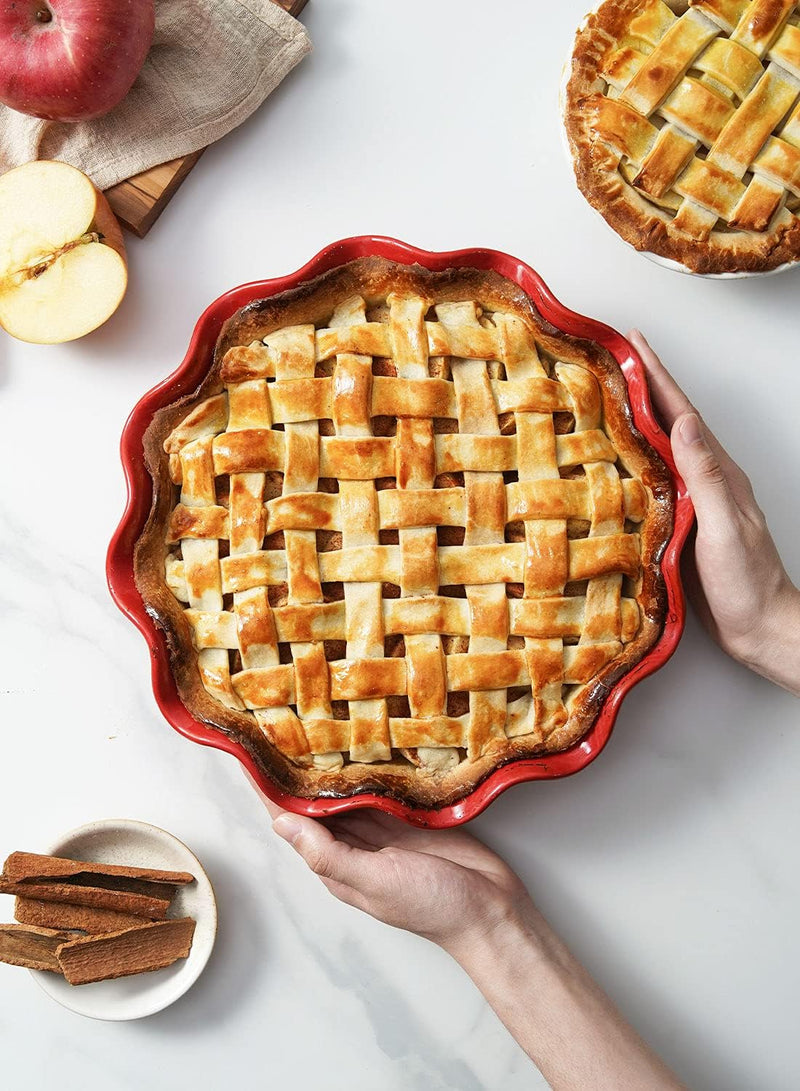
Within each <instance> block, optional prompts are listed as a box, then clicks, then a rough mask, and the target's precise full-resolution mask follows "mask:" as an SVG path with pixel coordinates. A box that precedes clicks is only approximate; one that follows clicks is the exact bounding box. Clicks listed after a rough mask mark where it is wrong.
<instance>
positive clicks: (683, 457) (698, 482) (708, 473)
mask: <svg viewBox="0 0 800 1091" xmlns="http://www.w3.org/2000/svg"><path fill="white" fill-rule="evenodd" d="M670 442H671V444H672V454H673V457H674V459H675V465H676V466H677V468H678V473H680V475H681V477H682V478H683V480H684V481H685V482H686V487H687V488H688V490H689V495H690V496H691V498H692V503H693V504H694V508H695V512H696V513H697V525H698V527H699V528H700V530H701V531H703V532H705V533H710V534H713V535H714V536H715V537H718V538H724V537H727V536H728V535H729V534H730V533H731V532H732V531H733V530H734V528H735V526H736V521H737V518H738V515H739V509H738V506H737V504H736V500H735V499H734V496H733V494H732V492H731V489H730V485H729V484H728V479H727V476H726V473H725V469H724V467H723V465H722V464H721V461H720V458H719V456H718V453H717V451H716V450H715V449H714V447H712V445H711V444H710V443H709V439H708V436H707V435H706V432H705V429H704V427H703V423H702V421H701V420H700V418H699V417H698V416H697V414H696V413H684V414H683V415H681V416H679V417H678V419H677V420H676V421H675V425H674V427H673V429H672V434H671V436H670Z"/></svg>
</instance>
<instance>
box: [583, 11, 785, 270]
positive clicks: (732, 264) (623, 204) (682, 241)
mask: <svg viewBox="0 0 800 1091" xmlns="http://www.w3.org/2000/svg"><path fill="white" fill-rule="evenodd" d="M568 76H569V82H568V84H567V87H566V95H565V102H564V120H565V127H566V132H567V137H568V139H569V144H570V147H571V150H572V154H573V158H574V164H575V174H576V177H577V181H578V185H579V186H580V188H581V190H582V191H583V193H584V195H585V196H586V198H587V199H588V200H589V201H590V202H591V204H592V205H594V207H595V208H596V209H597V210H598V211H599V212H600V213H601V214H602V215H603V216H604V217H605V219H606V220H607V221H608V223H609V224H610V225H611V226H612V227H613V228H614V229H615V231H617V232H618V234H620V235H621V236H622V238H623V239H625V240H626V241H627V242H629V243H631V244H632V245H633V246H635V247H636V248H637V249H638V250H647V251H650V252H652V253H654V254H656V255H659V256H660V257H661V258H665V259H668V260H671V261H674V262H676V263H677V264H678V265H679V266H681V267H683V268H688V269H690V270H692V271H694V272H698V273H706V274H708V273H711V274H719V273H747V272H750V273H752V272H766V271H768V270H772V269H776V268H778V267H779V266H782V265H786V264H790V263H794V262H797V261H800V5H799V4H797V3H794V0H606V2H605V3H602V4H600V6H599V8H598V9H597V11H596V12H595V13H593V14H592V15H590V16H588V17H587V19H586V21H585V22H584V25H583V26H582V27H581V29H580V30H579V32H578V35H577V38H576V40H575V48H574V52H573V55H572V62H571V69H570V71H569V73H568Z"/></svg>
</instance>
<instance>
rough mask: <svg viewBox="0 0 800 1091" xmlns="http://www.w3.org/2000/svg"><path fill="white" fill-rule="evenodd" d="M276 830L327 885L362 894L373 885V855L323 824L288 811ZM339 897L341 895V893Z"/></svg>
mask: <svg viewBox="0 0 800 1091" xmlns="http://www.w3.org/2000/svg"><path fill="white" fill-rule="evenodd" d="M272 828H273V830H274V831H275V833H277V835H278V836H279V837H282V838H283V840H284V841H288V842H289V844H290V845H291V846H292V848H293V849H294V850H295V852H297V853H298V854H299V855H300V856H302V857H303V859H304V860H305V862H306V863H307V864H308V866H309V867H310V868H311V870H312V871H313V872H314V873H315V875H319V877H320V878H321V879H322V880H324V881H327V882H326V885H330V886H332V885H333V884H336V885H341V884H343V885H344V886H348V887H351V886H352V887H357V888H359V889H361V890H363V889H364V888H365V886H367V885H369V883H370V879H369V867H368V865H369V862H370V857H371V856H372V853H371V852H368V851H365V850H364V849H360V848H356V847H354V846H353V845H349V844H347V843H345V842H344V841H337V839H336V837H335V836H334V835H333V833H332V832H331V831H330V830H329V829H328V828H327V827H326V826H324V825H323V824H322V823H321V822H316V821H315V820H314V819H313V818H305V817H303V816H301V815H296V814H289V813H288V811H287V812H284V813H283V814H280V815H278V817H277V818H276V819H275V821H274V822H273V823H272ZM334 892H335V893H337V892H336V891H334ZM337 897H341V894H339V893H337Z"/></svg>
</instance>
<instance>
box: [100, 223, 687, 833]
mask: <svg viewBox="0 0 800 1091" xmlns="http://www.w3.org/2000/svg"><path fill="white" fill-rule="evenodd" d="M365 256H378V257H383V258H386V259H388V260H390V261H397V262H401V263H403V264H413V263H418V264H420V265H422V266H424V267H425V268H428V269H431V270H444V269H447V268H457V267H467V268H469V267H472V268H478V269H483V270H492V271H494V272H496V273H498V274H499V275H501V276H504V277H506V278H508V279H509V280H511V281H513V282H515V283H516V284H517V285H519V286H520V287H521V288H522V290H523V291H524V292H526V293H527V294H528V295H529V296H530V297H531V298H532V300H533V302H534V304H535V306H536V307H537V309H538V310H539V312H540V313H541V314H542V316H543V318H545V319H546V320H547V321H549V322H551V323H552V324H553V325H555V326H556V327H557V328H558V329H560V330H563V331H565V332H567V333H572V334H574V335H576V336H579V337H582V338H588V339H590V340H592V341H595V342H597V343H598V344H600V345H601V346H603V347H604V348H606V349H607V350H608V351H609V352H610V353H611V355H612V356H613V357H614V358H615V360H616V361H617V363H618V364H619V366H620V368H621V370H622V373H623V376H624V378H625V381H626V384H627V387H628V393H629V396H630V402H631V410H632V414H633V419H634V423H635V425H636V427H637V428H638V429H639V431H640V432H641V433H642V435H643V436H644V437H645V439H646V440H647V441H648V442H649V443H650V444H651V445H652V446H653V448H654V449H655V450H656V451H657V453H658V454H659V455H660V456H661V458H662V459H663V460H664V462H665V463H666V464H667V467H668V469H669V471H670V473H671V475H672V477H673V479H674V481H675V488H676V500H675V511H674V529H673V533H672V537H671V539H670V540H669V542H668V544H667V546H666V549H665V551H664V556H663V558H662V561H661V567H662V573H663V578H664V582H665V586H666V591H667V611H666V616H665V622H664V629H663V632H662V634H661V636H660V637H659V638H658V640H657V641H656V643H655V644H654V646H653V647H652V649H651V650H650V651H649V652H648V653H646V655H645V656H644V657H643V658H642V659H641V660H640V661H639V663H637V664H636V665H635V666H634V667H632V668H631V670H629V671H628V672H627V673H626V674H625V675H623V677H622V678H621V679H620V680H619V681H618V682H617V683H616V684H615V685H614V686H613V687H612V688H611V689H610V691H609V695H608V697H607V698H606V700H605V702H604V704H603V707H602V710H601V712H600V714H599V715H598V717H597V720H596V721H595V723H594V725H593V726H592V728H591V729H590V730H589V732H588V733H587V734H586V735H585V736H584V737H583V738H582V739H580V740H579V741H578V742H577V743H576V744H574V745H573V746H572V747H570V748H569V749H567V750H564V751H561V752H558V753H553V754H542V755H539V756H536V757H532V758H524V759H518V760H515V761H512V762H510V763H508V764H505V765H501V766H499V767H498V768H496V769H494V770H493V771H492V772H491V773H489V775H488V776H487V777H486V778H485V779H484V780H482V781H481V783H479V784H478V785H477V787H475V788H474V789H473V790H472V791H471V792H470V793H469V794H468V795H466V796H465V797H464V798H463V799H460V800H459V801H458V802H456V803H454V804H450V805H447V806H444V807H440V808H422V807H413V806H410V805H408V804H405V803H402V802H400V801H398V800H395V799H391V798H385V797H383V796H380V795H376V794H373V793H361V794H356V795H351V796H348V797H344V798H324V797H318V798H315V799H302V798H300V797H299V796H294V795H289V794H286V793H285V792H284V791H282V790H281V789H279V788H278V787H277V785H275V784H274V783H273V782H272V781H271V780H270V778H269V776H268V774H267V772H266V771H265V770H264V769H263V768H262V767H261V766H259V765H258V764H257V763H256V761H255V759H254V758H253V757H252V756H251V754H250V753H249V752H248V751H247V750H246V749H245V747H244V746H243V745H242V744H241V743H239V742H238V741H236V740H235V739H232V738H229V737H227V736H226V735H224V734H222V733H221V732H220V731H218V730H216V729H214V728H212V727H210V726H207V725H205V724H203V723H201V722H199V721H198V720H197V719H195V718H194V716H193V715H192V714H191V713H190V712H189V711H188V709H187V708H186V707H185V706H184V705H183V703H182V702H181V700H180V697H179V696H178V692H177V687H176V683H175V679H174V676H173V673H172V670H171V667H170V662H169V654H168V650H167V646H166V641H165V637H164V634H163V633H162V631H161V630H160V629H159V628H158V627H157V625H156V624H155V621H154V619H153V617H151V615H150V614H149V613H148V609H147V607H146V606H145V604H144V602H143V600H142V599H141V597H140V595H139V592H138V590H137V588H136V585H135V582H134V571H133V551H134V547H135V544H136V541H137V539H138V537H139V534H140V533H141V531H142V529H143V527H144V524H145V522H146V520H147V516H148V513H149V510H150V503H151V498H152V481H151V479H150V475H149V473H148V471H147V469H146V466H145V463H144V459H143V456H142V437H143V434H144V432H145V430H146V428H147V426H148V425H149V423H150V420H151V419H152V416H153V413H154V412H155V411H156V410H157V409H159V408H161V407H163V406H166V405H168V404H170V403H172V402H174V401H176V400H177V399H178V398H180V397H181V396H182V395H184V394H187V393H191V392H192V391H193V390H194V389H195V388H196V386H197V383H198V380H199V378H200V377H201V376H202V374H203V373H204V370H205V369H207V366H208V363H207V362H208V358H209V356H210V354H211V353H212V352H213V348H214V345H215V342H216V339H217V334H218V333H219V330H220V329H221V327H222V325H223V322H224V321H225V320H226V319H227V318H229V317H230V316H231V315H232V314H233V313H234V312H235V311H236V310H237V309H238V308H239V307H242V306H244V305H246V304H247V303H249V302H251V301H253V300H255V299H263V298H265V297H268V296H272V295H275V294H277V293H279V292H282V291H285V290H286V289H288V288H292V287H296V286H297V285H299V284H301V283H303V282H306V281H308V280H311V279H313V278H314V277H316V276H319V275H320V274H321V273H323V272H326V271H328V270H330V269H333V268H334V267H336V266H339V265H343V264H345V263H347V262H349V261H352V260H354V259H355V258H358V257H365ZM120 451H121V458H122V463H123V469H124V472H125V478H126V484H127V489H128V499H127V504H126V509H125V512H124V514H123V516H122V519H121V521H120V524H119V526H118V528H117V530H116V532H115V534H114V536H113V538H112V541H111V544H110V546H109V551H108V558H107V566H106V571H107V578H108V584H109V589H110V592H111V595H112V597H113V598H114V600H115V602H116V603H117V605H118V606H119V608H120V609H121V610H122V612H123V613H124V614H126V616H128V617H129V618H130V620H131V621H132V622H133V623H134V624H135V625H136V626H137V628H138V629H139V630H140V631H141V632H142V634H143V636H144V637H145V639H146V640H147V642H148V645H149V648H150V653H151V666H152V684H153V692H154V696H155V698H156V702H157V704H158V705H159V708H160V710H161V712H162V714H163V715H164V717H165V719H166V720H167V721H168V722H169V723H170V724H171V726H172V727H174V728H175V729H176V730H177V731H179V732H180V733H181V734H183V735H185V736H186V737H188V738H190V739H192V740H193V741H196V742H199V743H201V744H203V745H210V746H214V747H216V748H217V749H221V750H223V751H226V752H228V753H232V754H233V755H234V756H235V757H237V758H238V759H239V760H240V762H242V764H243V765H244V767H245V769H246V771H247V772H248V773H249V774H250V776H251V778H254V779H255V781H256V783H257V785H258V786H259V788H260V789H261V790H262V791H263V792H264V793H265V794H266V795H267V796H268V797H269V798H271V799H273V801H274V802H275V803H277V804H279V805H280V806H283V807H286V808H288V809H290V810H293V811H296V812H297V813H302V814H307V815H311V816H314V817H320V816H324V815H332V814H337V813H342V812H344V811H348V810H352V809H354V808H359V807H375V808H377V809H380V810H383V811H385V812H387V813H390V814H393V815H395V816H397V817H400V818H404V819H405V820H406V821H409V822H412V823H414V824H417V825H423V826H429V827H445V826H452V825H458V824H460V823H462V822H465V821H468V820H469V819H471V818H473V817H475V816H476V815H477V814H479V813H480V812H481V811H482V810H484V809H485V807H486V806H488V804H489V803H490V802H491V801H492V800H493V799H495V798H496V797H497V796H498V795H499V794H500V793H501V792H503V791H504V790H505V789H506V788H508V787H510V786H511V785H512V784H516V783H519V782H520V781H523V780H532V779H550V778H554V777H561V776H566V775H570V774H572V773H574V772H577V771H578V770H579V769H582V768H584V767H585V766H586V765H587V764H589V762H591V761H592V760H594V758H595V757H596V756H597V754H599V753H600V751H601V750H602V749H603V747H604V746H605V745H606V743H607V741H608V738H609V736H610V734H611V730H612V727H613V723H614V720H615V718H616V714H617V711H618V708H619V704H620V702H621V700H622V698H623V696H624V695H625V693H626V692H627V691H628V690H629V689H630V688H631V686H632V685H634V684H635V682H636V681H638V680H639V679H640V678H642V677H645V676H646V675H647V674H650V673H652V672H653V671H654V670H656V669H657V668H658V667H659V666H661V665H663V663H664V662H666V660H667V659H668V658H669V656H670V655H671V654H672V652H673V651H674V649H675V647H676V645H677V642H678V640H679V638H680V634H681V632H682V629H683V622H684V614H685V609H684V602H683V595H682V590H681V585H680V576H679V571H678V558H679V556H680V552H681V549H682V546H683V543H684V541H685V539H686V536H687V534H688V531H689V528H690V526H691V524H692V522H693V510H692V507H691V502H690V500H689V498H688V495H687V493H686V489H685V487H684V485H683V482H682V481H681V480H680V478H679V477H678V475H677V474H676V471H675V467H674V463H673V461H672V458H671V454H670V450H669V441H668V439H667V437H666V436H665V435H664V433H663V432H662V431H661V429H660V428H659V426H658V424H657V423H656V421H655V419H654V417H653V415H652V409H651V407H650V403H649V397H648V395H647V387H646V382H645V379H644V371H643V368H642V365H641V362H640V361H639V359H638V357H637V356H636V354H635V352H634V350H633V349H632V347H631V346H630V345H629V344H628V343H627V342H626V341H625V340H624V338H622V337H621V335H620V334H618V333H616V332H615V331H614V330H612V329H610V328H609V327H608V326H605V325H603V324H602V323H599V322H596V321H594V320H592V319H588V318H585V317H584V316H581V315H578V314H576V313H575V312H573V311H570V310H569V309H568V308H566V307H564V306H563V305H562V304H560V303H559V302H558V301H557V300H556V299H555V297H554V296H553V295H552V293H551V292H550V291H549V289H548V288H547V287H546V285H545V284H544V282H543V281H542V279H541V277H540V276H539V275H538V274H537V273H536V272H535V271H534V270H533V269H532V268H531V267H530V266H528V265H527V264H526V263H524V262H522V261H520V260H519V259H517V258H514V257H511V256H510V255H508V254H504V253H501V252H499V251H496V250H489V249H482V248H475V249H464V250H457V251H447V252H442V253H435V252H430V251H425V250H421V249H418V248H416V247H413V246H410V245H408V244H406V243H403V242H400V241H398V240H395V239H389V238H384V237H380V236H371V235H366V236H358V237H355V238H351V239H345V240H340V241H338V242H335V243H332V244H331V245H329V246H327V247H325V248H324V249H323V250H322V251H320V253H318V254H317V255H316V256H315V257H313V258H312V259H311V260H310V261H309V262H307V263H306V264H305V265H304V266H302V268H300V269H299V270H297V272H295V273H291V274H288V275H286V276H282V277H277V278H271V279H269V280H262V281H255V282H251V283H248V284H244V285H240V286H239V287H237V288H233V289H231V290H230V291H228V292H226V293H225V294H224V295H222V296H220V297H219V298H218V299H217V300H215V301H214V302H213V303H212V304H210V306H209V307H207V308H206V310H205V311H204V312H203V314H202V315H201V317H200V319H199V320H198V322H197V325H196V326H195V329H194V332H193V335H192V338H191V341H190V344H189V348H188V351H187V354H186V356H185V357H184V359H183V361H182V363H181V364H180V365H179V366H178V368H177V369H176V370H175V371H174V372H173V373H172V374H171V375H169V376H167V377H166V378H165V379H164V380H162V382H160V383H158V384H157V385H156V386H155V387H153V388H152V389H151V390H150V391H149V392H147V393H146V394H145V395H144V396H143V397H142V398H141V399H140V400H139V402H137V404H136V405H135V406H134V408H133V410H132V412H131V414H130V416H129V418H128V420H127V422H126V424H125V427H124V429H123V433H122V437H121V444H120Z"/></svg>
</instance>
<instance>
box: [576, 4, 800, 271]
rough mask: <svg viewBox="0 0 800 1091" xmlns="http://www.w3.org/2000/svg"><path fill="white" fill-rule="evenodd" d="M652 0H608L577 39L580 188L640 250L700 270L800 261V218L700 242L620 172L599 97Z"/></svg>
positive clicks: (752, 267)
mask: <svg viewBox="0 0 800 1091" xmlns="http://www.w3.org/2000/svg"><path fill="white" fill-rule="evenodd" d="M643 6H644V0H606V2H605V3H603V4H601V5H600V7H599V8H598V10H597V11H596V12H594V13H593V14H591V15H589V16H587V18H586V20H585V22H584V24H583V25H582V26H581V28H580V29H579V30H578V32H577V34H576V36H575V44H574V47H573V51H572V59H571V62H570V63H571V70H570V76H569V80H568V82H567V85H566V90H565V96H564V104H563V107H564V128H565V131H566V135H567V140H568V142H569V146H570V150H571V152H572V161H573V167H574V170H575V179H576V181H577V183H578V187H579V189H580V190H581V192H582V193H583V195H584V197H585V198H586V199H587V201H588V202H589V204H591V205H592V206H593V207H594V208H595V209H597V211H598V212H599V213H600V215H601V216H602V217H603V219H604V220H605V221H606V222H607V223H608V224H609V226H610V227H612V228H613V229H614V231H616V233H617V234H618V235H620V236H621V237H622V238H623V239H624V240H625V242H627V243H630V245H631V246H633V247H635V249H636V250H644V251H648V252H650V253H653V254H657V255H659V256H660V257H663V258H667V259H669V260H671V261H675V262H678V263H679V264H680V265H683V266H685V267H686V268H687V269H690V270H691V271H692V272H694V273H704V274H709V273H710V274H719V273H758V272H769V271H770V270H772V269H777V268H778V267H779V266H781V265H784V264H786V263H790V262H796V261H798V260H800V219H798V218H797V217H796V216H794V217H793V218H792V223H791V224H789V225H786V226H779V227H777V228H775V229H774V230H772V231H769V232H764V233H763V234H761V233H758V232H746V231H712V232H711V235H710V237H709V238H708V240H706V241H703V242H698V241H697V240H695V239H692V238H690V237H689V236H688V235H686V234H684V233H683V232H681V231H679V230H678V229H677V228H675V226H674V224H673V222H672V216H670V215H669V214H668V213H666V212H664V211H662V210H661V209H659V208H657V207H656V206H655V205H653V204H651V203H650V202H649V201H648V200H646V199H645V198H644V197H642V196H640V195H639V194H638V193H637V191H636V190H635V189H634V188H633V187H632V186H630V185H629V184H628V183H627V182H626V181H625V179H624V178H623V177H622V176H621V175H620V172H619V170H618V159H617V157H616V156H615V155H614V153H613V152H612V151H610V150H609V149H608V148H607V147H605V145H604V144H603V143H602V141H600V140H598V139H597V137H596V134H595V133H594V131H593V129H592V109H591V99H592V97H593V96H594V95H596V94H597V92H598V89H599V86H600V84H599V82H598V81H600V80H601V76H600V72H601V70H602V68H603V63H604V61H605V58H606V57H607V56H608V54H609V53H610V52H611V51H612V50H614V49H616V48H617V44H618V42H619V39H620V38H621V37H623V36H624V34H625V32H626V30H627V27H628V25H629V24H630V21H631V19H632V18H633V16H634V15H635V14H636V13H637V11H639V10H640V9H641V8H642V7H643Z"/></svg>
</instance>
